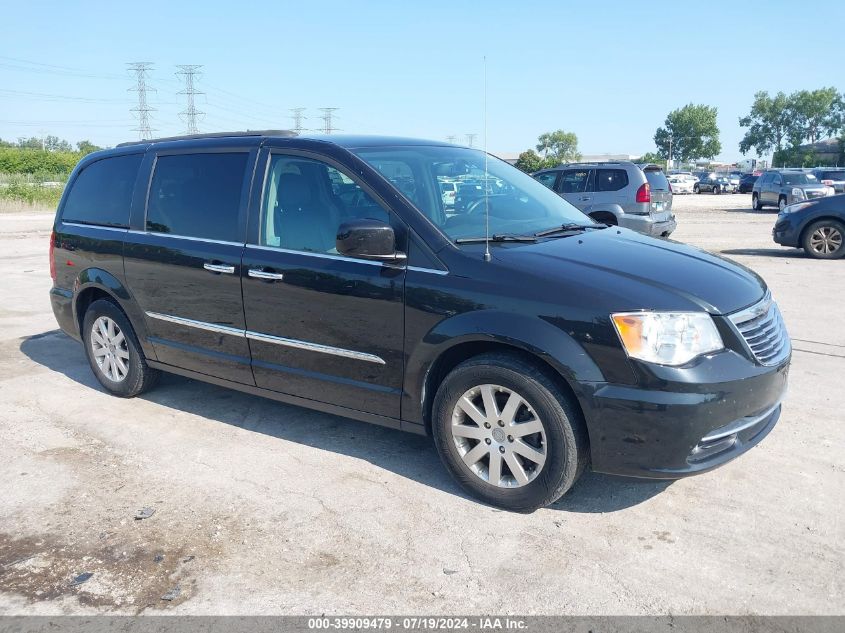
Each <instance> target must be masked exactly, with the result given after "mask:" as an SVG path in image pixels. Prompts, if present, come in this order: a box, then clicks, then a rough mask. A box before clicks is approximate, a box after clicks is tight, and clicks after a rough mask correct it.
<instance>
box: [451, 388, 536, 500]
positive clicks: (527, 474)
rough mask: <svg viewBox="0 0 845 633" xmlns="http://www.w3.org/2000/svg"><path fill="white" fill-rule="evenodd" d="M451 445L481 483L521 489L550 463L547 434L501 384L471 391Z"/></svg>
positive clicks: (455, 414)
mask: <svg viewBox="0 0 845 633" xmlns="http://www.w3.org/2000/svg"><path fill="white" fill-rule="evenodd" d="M450 431H451V435H452V441H453V442H454V444H455V447H456V448H457V450H458V454H459V455H460V457H461V459H462V460H463V462H464V464H465V465H466V466H467V467H468V468H469V469H470V470H471V471H472V472H473V473H474V474H475V475H476V476H477V477H478V478H479V479H481V480H482V481H485V482H487V483H489V484H491V485H493V486H497V487H499V488H519V487H521V486H525V485H526V484H528V483H530V482H531V481H533V480H534V479H535V478H536V477H537V476H538V475H539V474H540V472H541V471H542V470H543V465H544V464H545V462H546V430H545V427H544V425H543V421H542V420H541V419H540V418H539V416H538V415H537V414H536V413H535V411H534V409H533V408H532V407H531V405H530V404H529V403H528V401H527V400H525V398H523V397H522V396H521V395H520V394H518V393H517V392H516V391H513V390H512V389H508V388H506V387H502V386H499V385H489V384H488V385H479V386H477V387H473V388H472V389H469V390H467V391H466V392H465V393H464V394H463V395H462V396H461V397H460V398H459V399H458V402H457V404H456V405H455V408H454V409H453V411H452V424H451V427H450Z"/></svg>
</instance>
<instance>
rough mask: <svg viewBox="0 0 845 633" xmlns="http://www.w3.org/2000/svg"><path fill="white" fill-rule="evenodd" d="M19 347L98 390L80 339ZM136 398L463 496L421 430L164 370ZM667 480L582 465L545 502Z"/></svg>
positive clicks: (576, 502) (577, 505) (587, 501)
mask: <svg viewBox="0 0 845 633" xmlns="http://www.w3.org/2000/svg"><path fill="white" fill-rule="evenodd" d="M20 350H21V352H22V353H23V354H24V355H25V356H26V357H28V358H29V359H31V360H32V361H34V362H35V363H38V364H39V365H41V366H43V367H46V368H48V369H50V370H52V371H55V372H58V373H60V374H63V375H64V376H67V377H68V378H70V379H71V380H73V381H75V382H77V383H79V384H80V385H82V386H84V387H86V388H89V389H95V390H98V391H104V389H103V387H102V386H101V385H100V383H99V382H98V381H97V379H96V378H95V377H94V375H93V373H92V372H91V368H90V367H89V366H88V362H87V360H86V358H85V355H84V352H83V350H82V348H81V346H80V344H79V343H78V342H77V341H74V340H73V339H71V338H70V337H69V336H67V335H66V334H64V333H63V332H61V331H60V330H51V331H49V332H44V333H41V334H36V335H34V336H30V337H26V338H23V339H22V341H21V344H20ZM80 397H84V396H82V395H81V396H80ZM139 398H140V399H143V400H147V401H149V402H154V403H156V404H158V405H161V406H165V407H170V408H172V409H176V410H179V411H184V412H187V413H191V414H194V415H198V416H202V417H205V418H210V419H213V420H216V421H218V422H223V423H224V424H228V425H231V426H235V427H238V428H241V429H244V430H247V431H252V432H254V433H262V434H264V435H268V436H271V437H276V438H280V439H284V440H286V441H289V442H296V443H298V444H303V445H306V446H312V447H314V448H318V449H320V450H324V451H332V452H335V453H339V454H343V455H347V456H350V457H355V458H357V459H363V460H365V461H367V462H370V463H371V464H373V465H375V466H378V467H379V468H384V469H386V470H389V471H391V472H393V473H396V474H397V475H400V476H402V477H407V478H409V479H412V480H414V481H418V482H420V483H423V484H425V485H427V486H432V487H434V488H437V489H439V490H443V491H444V492H448V493H450V494H454V495H456V496H459V497H462V498H465V499H470V497H469V496H468V495H466V494H465V493H464V492H463V491H462V490H461V489H460V488H459V487H458V486H457V484H455V483H454V481H453V480H452V478H451V477H450V476H449V474H448V473H447V472H446V470H445V469H444V468H443V466H442V464H441V463H440V460H439V458H438V456H437V453H436V451H435V449H434V447H433V446H432V444H431V441H430V440H429V439H428V438H426V437H422V436H419V435H413V434H411V433H405V432H402V431H397V430H395V429H389V428H385V427H380V426H376V425H372V424H367V423H364V422H358V421H355V420H351V419H348V418H342V417H339V416H335V415H329V414H325V413H320V412H317V411H312V410H310V409H305V408H302V407H296V406H293V405H287V404H283V403H280V402H275V401H273V400H269V399H266V398H260V397H255V396H251V395H249V394H243V393H240V392H238V391H234V390H232V389H227V388H225V387H218V386H216V385H211V384H208V383H204V382H201V381H198V380H191V379H189V378H183V377H181V376H176V375H174V374H167V373H165V374H163V375H162V379H161V381H160V382H159V384H158V385H157V386H156V387H155V389H153V390H151V391H150V392H148V393H145V394H143V395H141V396H139ZM247 413H248V414H247ZM670 483H671V482H669V481H637V480H630V479H626V478H618V477H610V476H607V475H600V474H598V473H593V472H586V473H584V475H583V476H582V477H581V479H580V480H579V481H578V483H577V484H576V486H575V487H574V488H573V489H572V490H571V491H570V492H569V494H567V495H566V496H565V497H563V498H562V499H561V500H559V501H557V502H556V503H554V504H553V505H552V506H551V508H554V509H558V510H561V511H564V512H578V513H595V512H614V511H618V510H623V509H625V508H628V507H631V506H635V505H637V504H639V503H642V502H643V501H646V500H647V499H650V498H651V497H653V496H655V495H657V494H659V493H660V492H662V491H663V490H665V489H666V487H667V486H668V485H669V484H670Z"/></svg>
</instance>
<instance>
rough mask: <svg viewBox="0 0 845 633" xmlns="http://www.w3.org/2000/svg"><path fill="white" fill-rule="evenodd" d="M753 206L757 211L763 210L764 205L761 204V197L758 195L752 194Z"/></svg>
mask: <svg viewBox="0 0 845 633" xmlns="http://www.w3.org/2000/svg"><path fill="white" fill-rule="evenodd" d="M751 206H752V207H754V210H755V211H761V210H762V209H763V203H762V202H760V196H758V195H757V194H756V193H752V194H751Z"/></svg>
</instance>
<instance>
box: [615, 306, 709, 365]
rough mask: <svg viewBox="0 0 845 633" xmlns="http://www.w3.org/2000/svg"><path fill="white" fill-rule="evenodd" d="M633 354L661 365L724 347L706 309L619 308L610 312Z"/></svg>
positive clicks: (675, 362) (686, 360)
mask: <svg viewBox="0 0 845 633" xmlns="http://www.w3.org/2000/svg"><path fill="white" fill-rule="evenodd" d="M610 316H611V318H612V320H613V325H614V327H616V332H617V333H618V334H619V338H620V339H621V341H622V346H623V347H624V348H625V351H626V352H627V353H628V356H630V357H631V358H638V359H640V360H644V361H647V362H649V363H657V364H659V365H673V366H674V365H683V364H685V363H688V362H689V361H691V360H692V359H693V358H695V357H696V356H700V355H701V354H706V353H708V352H716V351H718V350H720V349H723V348H724V344H723V343H722V337H721V336H720V335H719V331H718V330H717V329H716V324H715V323H713V319H712V318H711V317H710V315H709V314H707V313H706V312H620V313H616V314H612V315H610Z"/></svg>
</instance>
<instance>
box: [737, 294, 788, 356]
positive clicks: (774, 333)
mask: <svg viewBox="0 0 845 633" xmlns="http://www.w3.org/2000/svg"><path fill="white" fill-rule="evenodd" d="M728 318H729V319H730V320H731V322H732V323H733V324H734V326H735V327H736V329H737V331H739V334H740V335H741V336H742V340H743V341H744V342H745V345H746V347H747V348H748V350H749V351H750V352H751V354H752V355H753V356H754V358H756V359H757V361H758V362H759V363H760V364H761V365H777V364H778V363H779V362H781V361H782V360H783V359H785V358H786V357H787V356H789V353H790V352H791V351H792V346H791V344H790V342H789V334H787V332H786V326H785V325H784V323H783V317H782V316H781V314H780V310H778V306H777V304H776V303H775V302H774V301H772V298H771V296H770V295H769V294H768V293H767V294H766V296H765V297H764V298H763V300H762V301H760V302H759V303H756V304H754V305H753V306H751V307H750V308H746V309H745V310H742V311H740V312H737V313H735V314H732V315H730V316H729V317H728Z"/></svg>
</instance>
